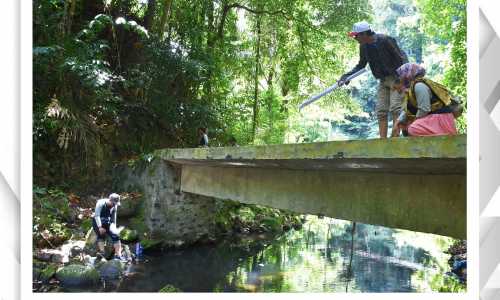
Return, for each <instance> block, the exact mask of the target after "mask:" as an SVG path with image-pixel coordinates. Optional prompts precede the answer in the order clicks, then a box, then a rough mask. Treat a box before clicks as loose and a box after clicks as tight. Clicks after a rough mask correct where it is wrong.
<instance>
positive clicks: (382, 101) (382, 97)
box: [375, 79, 390, 139]
mask: <svg viewBox="0 0 500 300" xmlns="http://www.w3.org/2000/svg"><path fill="white" fill-rule="evenodd" d="M389 95H390V90H389V89H388V88H387V87H386V86H385V79H381V80H380V81H379V84H378V91H377V104H376V106H375V112H376V114H377V119H378V132H379V135H380V138H382V139H385V138H387V113H388V112H389Z"/></svg>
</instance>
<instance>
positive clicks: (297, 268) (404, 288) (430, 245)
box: [60, 216, 453, 292]
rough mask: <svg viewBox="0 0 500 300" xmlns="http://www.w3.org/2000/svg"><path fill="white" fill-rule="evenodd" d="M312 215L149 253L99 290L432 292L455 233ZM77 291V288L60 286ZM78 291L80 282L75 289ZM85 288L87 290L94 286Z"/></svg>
mask: <svg viewBox="0 0 500 300" xmlns="http://www.w3.org/2000/svg"><path fill="white" fill-rule="evenodd" d="M352 229H353V223H352V222H348V221H342V220H336V219H331V218H326V217H325V218H318V217H315V216H308V217H307V221H306V222H305V223H304V225H303V227H302V228H300V229H297V230H294V229H292V230H290V231H288V232H286V233H284V234H282V235H280V236H272V235H271V234H248V235H240V236H238V237H236V238H233V239H231V240H225V241H223V242H222V243H219V244H217V245H204V246H195V247H190V248H187V249H184V250H176V251H169V252H163V253H157V254H149V255H147V256H145V257H144V259H143V260H142V261H140V262H139V263H134V264H132V265H130V266H129V267H128V276H126V277H125V278H124V279H122V280H121V281H120V282H118V283H115V284H107V285H103V286H100V287H96V288H95V290H93V291H96V292H98V291H113V292H158V291H159V290H160V289H162V288H164V287H165V286H171V287H175V288H176V289H177V290H179V291H182V292H426V291H436V290H438V289H439V288H440V286H439V284H438V282H440V279H442V276H443V275H444V273H446V271H447V268H448V267H447V260H448V258H449V255H446V254H445V253H444V251H445V250H446V249H447V248H448V247H449V246H450V245H451V244H452V242H453V240H452V239H451V238H447V237H442V236H437V235H431V234H424V233H416V232H411V231H405V230H397V229H389V228H385V227H379V226H372V225H366V224H360V223H357V224H356V226H355V230H354V238H353V235H352V232H353V230H352ZM60 291H68V292H69V291H71V290H64V289H62V290H60ZM73 291H74V290H73ZM86 291H89V290H88V289H87V290H86Z"/></svg>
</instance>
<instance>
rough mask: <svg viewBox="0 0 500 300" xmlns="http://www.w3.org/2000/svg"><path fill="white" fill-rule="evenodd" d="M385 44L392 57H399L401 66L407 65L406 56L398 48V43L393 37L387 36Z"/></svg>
mask: <svg viewBox="0 0 500 300" xmlns="http://www.w3.org/2000/svg"><path fill="white" fill-rule="evenodd" d="M387 44H388V45H389V50H390V51H391V52H392V54H393V55H395V56H397V57H400V58H401V60H402V61H403V64H406V63H408V56H407V55H406V52H404V51H403V50H401V48H399V46H398V43H397V42H396V40H395V39H394V38H393V37H390V36H387Z"/></svg>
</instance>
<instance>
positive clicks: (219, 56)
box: [33, 0, 466, 189]
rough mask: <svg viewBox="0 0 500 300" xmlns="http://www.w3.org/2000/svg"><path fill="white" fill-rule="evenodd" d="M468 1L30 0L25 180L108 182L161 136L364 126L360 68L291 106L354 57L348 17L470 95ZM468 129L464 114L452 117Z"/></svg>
mask: <svg viewBox="0 0 500 300" xmlns="http://www.w3.org/2000/svg"><path fill="white" fill-rule="evenodd" d="M465 6H466V5H465V0H450V1H437V0H397V1H382V0H372V1H368V0H350V1H343V0H340V1H331V0H318V1H307V0H294V1H289V0H275V1H262V0H234V1H229V0H216V1H202V0H190V1H185V0H149V1H147V0H104V1H102V0H87V1H80V0H34V1H33V32H34V35H33V80H34V90H33V144H34V156H33V158H34V184H35V185H38V186H54V185H57V186H61V187H62V188H70V189H77V188H80V189H87V188H88V187H95V188H97V187H98V186H101V185H105V184H107V181H106V178H108V177H109V176H108V177H107V175H109V172H110V170H111V168H112V167H113V165H114V164H116V163H117V162H123V161H127V160H130V159H136V158H138V157H139V158H140V157H141V155H143V154H145V153H148V152H150V151H152V150H154V149H157V148H163V147H192V146H195V145H196V142H197V131H196V129H197V128H198V127H200V126H206V127H208V131H209V137H210V145H211V146H223V145H228V141H229V140H230V139H231V138H233V137H234V138H235V139H236V141H237V143H238V144H239V145H247V144H272V143H296V142H304V141H306V142H307V141H324V140H328V139H332V138H334V137H332V134H331V133H332V130H334V129H335V130H342V131H343V132H344V133H348V136H349V137H357V138H364V137H366V132H367V128H368V129H369V124H370V122H371V121H373V120H374V118H373V110H374V103H375V97H376V89H375V88H376V81H375V79H373V77H372V76H371V75H369V76H368V75H365V76H366V77H364V79H361V80H358V81H357V82H354V83H353V84H351V85H350V86H349V88H348V89H344V90H341V91H336V92H335V93H333V94H331V95H330V96H328V97H325V98H324V99H322V100H321V101H319V102H318V104H317V105H312V106H311V107H310V108H308V110H307V111H306V112H305V113H300V112H299V111H298V109H297V105H298V104H299V103H300V102H302V101H303V100H304V99H305V98H307V97H308V96H310V95H311V94H313V93H317V92H319V91H321V90H322V89H323V88H325V87H326V86H328V85H330V84H332V83H333V82H335V80H337V79H338V77H339V76H340V75H341V74H343V72H345V71H346V70H347V69H350V68H351V67H352V66H353V65H354V64H355V63H356V62H357V59H358V50H357V43H356V42H355V41H353V40H352V39H350V38H349V37H348V36H347V34H346V32H348V31H350V29H351V26H352V24H353V23H354V22H357V21H359V20H368V21H369V22H371V23H372V24H373V27H374V28H375V30H376V31H378V32H385V33H387V34H390V35H392V36H394V37H396V39H397V40H398V41H399V43H400V44H401V46H402V48H403V49H404V50H405V51H406V52H407V53H408V55H409V57H410V60H411V61H416V62H419V63H424V64H425V65H426V66H427V68H428V73H429V75H430V76H431V77H432V78H434V79H436V80H438V81H440V82H443V83H445V84H446V85H447V86H448V87H450V88H451V89H452V90H453V91H454V92H455V93H456V94H458V95H460V96H462V97H463V99H464V100H465V95H466V64H465V63H466V48H465V42H466V41H465V37H466V16H465V8H466V7H465ZM460 128H461V131H462V132H464V131H465V120H461V121H460Z"/></svg>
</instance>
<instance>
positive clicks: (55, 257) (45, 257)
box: [34, 249, 69, 263]
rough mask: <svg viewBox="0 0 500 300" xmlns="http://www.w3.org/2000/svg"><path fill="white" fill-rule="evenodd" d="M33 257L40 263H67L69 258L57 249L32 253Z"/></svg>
mask: <svg viewBox="0 0 500 300" xmlns="http://www.w3.org/2000/svg"><path fill="white" fill-rule="evenodd" d="M34 254H35V255H34V257H35V258H36V259H38V260H41V261H47V262H53V263H67V262H69V256H68V254H67V253H64V252H63V251H62V250H59V249H41V250H37V251H35V253H34Z"/></svg>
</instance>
